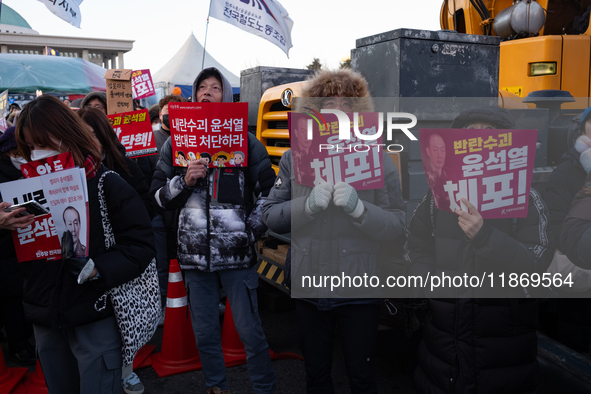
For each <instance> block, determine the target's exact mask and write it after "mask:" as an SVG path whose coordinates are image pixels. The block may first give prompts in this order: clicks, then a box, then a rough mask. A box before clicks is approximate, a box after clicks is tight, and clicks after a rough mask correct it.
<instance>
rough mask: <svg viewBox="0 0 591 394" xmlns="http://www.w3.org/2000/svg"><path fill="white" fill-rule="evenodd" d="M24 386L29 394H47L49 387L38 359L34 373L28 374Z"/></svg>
mask: <svg viewBox="0 0 591 394" xmlns="http://www.w3.org/2000/svg"><path fill="white" fill-rule="evenodd" d="M23 384H24V385H25V387H26V388H27V394H47V392H48V391H47V385H46V384H45V375H43V370H41V363H39V359H37V365H35V371H34V372H27V374H26V375H25V378H24V379H23Z"/></svg>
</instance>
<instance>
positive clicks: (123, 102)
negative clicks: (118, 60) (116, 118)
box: [104, 70, 133, 115]
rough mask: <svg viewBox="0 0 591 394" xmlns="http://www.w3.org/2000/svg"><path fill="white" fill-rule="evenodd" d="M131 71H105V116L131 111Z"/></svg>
mask: <svg viewBox="0 0 591 394" xmlns="http://www.w3.org/2000/svg"><path fill="white" fill-rule="evenodd" d="M131 73H132V70H107V72H106V73H105V76H104V78H105V79H106V80H107V114H109V115H113V114H119V113H122V112H129V111H133V94H132V92H131Z"/></svg>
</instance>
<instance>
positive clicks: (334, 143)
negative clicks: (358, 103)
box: [288, 112, 384, 190]
mask: <svg viewBox="0 0 591 394" xmlns="http://www.w3.org/2000/svg"><path fill="white" fill-rule="evenodd" d="M348 115H349V119H350V120H351V129H353V126H352V125H353V114H348ZM322 117H323V120H324V121H318V122H317V121H316V120H313V121H312V139H309V138H308V120H311V119H312V117H311V116H310V115H309V114H306V113H296V112H291V113H289V114H288V123H289V131H290V132H289V140H290V146H291V152H292V159H293V167H294V174H295V180H296V183H298V184H300V185H304V186H310V187H314V186H315V185H317V184H319V183H323V182H326V183H329V184H331V185H334V184H336V183H339V182H345V183H348V184H350V185H351V186H352V187H353V188H355V189H356V190H367V189H380V188H382V187H384V171H383V163H384V162H383V151H384V147H383V146H380V145H378V141H377V140H363V139H360V138H358V137H356V136H355V134H354V133H352V134H351V137H352V138H351V139H349V140H341V139H339V122H338V119H337V116H336V115H332V114H323V115H322ZM317 119H318V118H317ZM358 121H359V122H358V125H357V127H358V128H359V131H360V133H361V134H362V135H364V136H369V135H373V134H376V133H377V130H378V127H379V114H378V113H360V114H359V117H358Z"/></svg>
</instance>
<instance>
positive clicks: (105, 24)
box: [4, 0, 443, 76]
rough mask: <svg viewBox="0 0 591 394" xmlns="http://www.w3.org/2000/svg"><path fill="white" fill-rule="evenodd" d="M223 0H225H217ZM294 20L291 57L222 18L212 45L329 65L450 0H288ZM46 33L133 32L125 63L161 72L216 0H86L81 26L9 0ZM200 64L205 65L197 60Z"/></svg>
mask: <svg viewBox="0 0 591 394" xmlns="http://www.w3.org/2000/svg"><path fill="white" fill-rule="evenodd" d="M214 1H215V0H214ZM217 1H219V0H217ZM280 2H281V4H282V5H283V7H284V8H285V9H286V10H287V12H288V13H289V16H290V17H291V19H292V20H293V21H294V26H293V30H292V33H291V37H292V42H293V47H292V48H291V50H290V52H289V59H288V58H287V56H286V55H285V53H284V52H283V51H282V50H281V49H279V47H277V46H275V45H273V44H272V43H271V42H269V41H267V40H264V39H263V38H260V37H257V36H254V35H252V34H248V33H246V32H245V31H243V30H240V29H238V28H236V27H234V26H231V25H229V24H227V23H224V22H222V21H220V20H217V19H213V18H211V19H210V20H209V32H208V35H207V48H206V49H207V51H208V52H209V53H210V54H211V55H212V56H213V57H214V58H215V59H216V60H217V61H219V62H220V63H221V64H223V65H224V66H225V67H226V68H227V69H228V70H230V71H232V72H234V73H235V74H236V75H237V76H240V71H241V70H244V69H247V68H251V67H256V66H277V67H291V68H305V66H306V65H308V64H310V63H311V62H312V60H313V59H314V58H319V59H320V61H321V62H322V63H323V64H324V65H327V66H328V67H330V68H337V67H338V65H339V61H340V60H342V59H344V58H347V57H349V56H350V51H351V49H353V48H355V40H356V39H358V38H362V37H367V36H370V35H373V34H377V33H383V32H386V31H390V30H394V29H399V28H413V29H428V30H438V29H439V11H440V8H441V4H442V3H443V0H281V1H280ZM4 4H6V5H9V6H10V7H11V8H13V9H14V10H15V11H17V12H18V13H19V14H21V15H22V17H23V18H25V19H26V20H27V22H29V24H30V25H31V27H32V28H33V29H34V30H37V31H38V32H39V33H40V34H44V35H58V36H73V37H93V38H114V39H125V40H134V41H135V42H134V44H133V50H132V51H131V52H129V53H127V54H126V55H125V68H131V69H135V70H137V69H145V68H149V69H150V70H151V71H152V74H153V73H155V72H157V71H158V70H159V69H160V68H161V67H162V66H163V65H164V64H165V63H166V62H167V61H168V60H170V59H171V58H172V57H173V56H174V54H175V53H176V52H177V51H178V50H179V49H180V47H181V46H182V45H183V44H184V42H185V40H186V39H187V37H188V36H189V34H191V32H193V33H194V34H195V37H196V38H197V40H198V41H199V42H200V43H201V44H202V45H203V43H204V38H205V27H206V24H207V14H208V9H209V0H169V1H164V0H84V1H83V3H82V4H81V5H80V12H81V14H82V23H81V28H80V29H78V28H75V27H73V26H71V25H70V24H68V23H67V22H65V21H63V20H61V19H59V18H58V17H56V16H55V15H53V14H52V13H51V12H49V10H48V9H47V8H46V7H45V5H44V4H42V3H41V2H39V1H38V0H4ZM195 68H196V70H197V71H198V70H199V69H200V68H201V65H200V64H199V65H195Z"/></svg>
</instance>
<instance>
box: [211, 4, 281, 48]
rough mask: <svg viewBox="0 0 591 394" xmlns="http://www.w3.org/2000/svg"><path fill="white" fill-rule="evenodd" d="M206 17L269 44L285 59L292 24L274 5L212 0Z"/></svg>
mask: <svg viewBox="0 0 591 394" xmlns="http://www.w3.org/2000/svg"><path fill="white" fill-rule="evenodd" d="M209 15H210V16H212V17H214V18H216V19H219V20H221V21H223V22H226V23H229V24H231V25H234V26H236V27H237V28H239V29H242V30H244V31H246V32H248V33H251V34H254V35H255V36H259V37H262V38H264V39H266V40H268V41H270V42H272V43H273V44H275V45H277V46H278V47H279V48H281V49H282V50H283V52H285V54H286V55H288V57H289V49H290V48H291V47H292V46H293V45H292V43H291V29H292V27H293V21H292V20H291V18H290V17H289V15H288V13H287V11H286V10H285V8H283V6H282V5H281V4H280V3H279V2H278V1H276V0H267V1H262V2H261V1H258V0H257V2H256V4H255V2H254V1H253V2H252V4H250V2H246V3H245V2H244V1H243V0H213V1H212V2H211V3H210V10H209Z"/></svg>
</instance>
